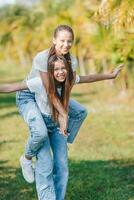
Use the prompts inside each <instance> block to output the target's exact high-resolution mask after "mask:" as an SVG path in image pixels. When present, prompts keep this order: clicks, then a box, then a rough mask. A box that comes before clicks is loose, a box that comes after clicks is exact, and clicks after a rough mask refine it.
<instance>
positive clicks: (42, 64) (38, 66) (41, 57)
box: [26, 49, 78, 80]
mask: <svg viewBox="0 0 134 200" xmlns="http://www.w3.org/2000/svg"><path fill="white" fill-rule="evenodd" d="M48 55H49V49H47V50H44V51H41V52H39V53H38V54H37V55H36V56H35V57H34V59H33V63H32V69H31V71H30V73H29V74H28V76H27V78H26V80H29V79H31V78H35V77H39V76H40V73H39V71H42V72H47V61H48ZM70 58H71V64H72V69H73V71H76V68H77V66H78V61H77V59H76V57H74V56H73V55H71V54H70Z"/></svg>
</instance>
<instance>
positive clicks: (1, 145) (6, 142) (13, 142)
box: [0, 140, 19, 149]
mask: <svg viewBox="0 0 134 200" xmlns="http://www.w3.org/2000/svg"><path fill="white" fill-rule="evenodd" d="M18 142H19V140H3V141H0V149H1V148H2V147H3V145H5V144H11V143H12V144H17V143H18Z"/></svg>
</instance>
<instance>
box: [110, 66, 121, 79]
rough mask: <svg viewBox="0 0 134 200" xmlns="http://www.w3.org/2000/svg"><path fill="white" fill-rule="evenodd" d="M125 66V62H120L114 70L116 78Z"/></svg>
mask: <svg viewBox="0 0 134 200" xmlns="http://www.w3.org/2000/svg"><path fill="white" fill-rule="evenodd" d="M123 67H124V64H123V63H121V64H119V65H118V66H117V67H116V68H115V69H114V71H113V73H112V74H113V76H114V78H116V77H117V76H118V74H119V73H120V72H121V70H122V68H123Z"/></svg>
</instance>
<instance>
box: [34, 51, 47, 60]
mask: <svg viewBox="0 0 134 200" xmlns="http://www.w3.org/2000/svg"><path fill="white" fill-rule="evenodd" d="M48 54H49V49H45V50H43V51H39V52H38V53H37V54H36V55H35V57H34V59H35V60H42V59H43V60H44V58H45V59H47V58H48Z"/></svg>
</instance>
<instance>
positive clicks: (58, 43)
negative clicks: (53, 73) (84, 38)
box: [53, 30, 73, 55]
mask: <svg viewBox="0 0 134 200" xmlns="http://www.w3.org/2000/svg"><path fill="white" fill-rule="evenodd" d="M53 43H54V45H55V49H56V52H57V54H59V55H65V54H67V53H68V52H69V49H70V48H71V47H72V44H73V36H72V34H71V32H69V31H67V30H61V31H58V33H57V35H56V36H55V37H54V38H53Z"/></svg>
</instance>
